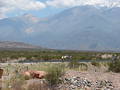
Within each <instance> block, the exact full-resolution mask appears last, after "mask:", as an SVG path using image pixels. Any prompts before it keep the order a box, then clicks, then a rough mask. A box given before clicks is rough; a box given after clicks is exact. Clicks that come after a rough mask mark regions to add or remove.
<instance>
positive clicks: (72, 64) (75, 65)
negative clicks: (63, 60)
mask: <svg viewBox="0 0 120 90" xmlns="http://www.w3.org/2000/svg"><path fill="white" fill-rule="evenodd" d="M79 64H80V63H79V62H78V60H71V61H70V62H69V64H68V67H70V68H78V67H79Z"/></svg>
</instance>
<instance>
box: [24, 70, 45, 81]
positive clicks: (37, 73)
mask: <svg viewBox="0 0 120 90" xmlns="http://www.w3.org/2000/svg"><path fill="white" fill-rule="evenodd" d="M23 75H24V76H25V77H29V78H38V79H42V78H44V77H45V76H46V75H47V73H46V72H45V71H33V70H29V71H25V72H24V73H23Z"/></svg>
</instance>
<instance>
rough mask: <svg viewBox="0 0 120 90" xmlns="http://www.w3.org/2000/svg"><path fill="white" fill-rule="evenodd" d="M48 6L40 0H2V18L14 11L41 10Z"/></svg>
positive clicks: (0, 10) (0, 3) (0, 13)
mask: <svg viewBox="0 0 120 90" xmlns="http://www.w3.org/2000/svg"><path fill="white" fill-rule="evenodd" d="M45 7H46V5H45V4H44V3H42V2H40V1H38V0H0V18H2V17H5V15H6V13H8V12H10V11H14V10H24V11H28V10H40V9H43V8H45Z"/></svg>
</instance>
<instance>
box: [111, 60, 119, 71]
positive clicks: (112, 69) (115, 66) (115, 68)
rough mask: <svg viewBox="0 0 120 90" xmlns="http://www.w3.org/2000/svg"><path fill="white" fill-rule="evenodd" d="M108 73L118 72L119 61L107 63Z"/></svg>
mask: <svg viewBox="0 0 120 90" xmlns="http://www.w3.org/2000/svg"><path fill="white" fill-rule="evenodd" d="M109 71H112V72H116V73H119V72H120V61H115V62H111V63H109Z"/></svg>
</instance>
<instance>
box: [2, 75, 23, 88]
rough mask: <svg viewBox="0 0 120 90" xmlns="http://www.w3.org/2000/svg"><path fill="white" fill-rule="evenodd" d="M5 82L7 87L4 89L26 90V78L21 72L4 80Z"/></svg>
mask: <svg viewBox="0 0 120 90" xmlns="http://www.w3.org/2000/svg"><path fill="white" fill-rule="evenodd" d="M4 83H5V87H4V88H3V90H25V89H24V87H23V85H24V84H25V78H24V77H23V76H22V75H20V74H14V75H12V76H9V79H7V80H4Z"/></svg>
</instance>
